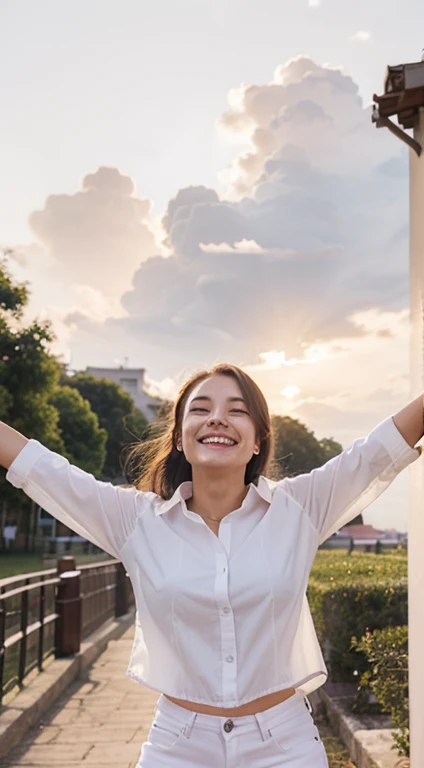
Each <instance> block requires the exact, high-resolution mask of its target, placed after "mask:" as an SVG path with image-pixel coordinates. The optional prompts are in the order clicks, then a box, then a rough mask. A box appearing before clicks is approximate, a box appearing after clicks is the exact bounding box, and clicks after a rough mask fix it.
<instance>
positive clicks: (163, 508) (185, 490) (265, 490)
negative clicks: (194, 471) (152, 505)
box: [155, 475, 277, 515]
mask: <svg viewBox="0 0 424 768" xmlns="http://www.w3.org/2000/svg"><path fill="white" fill-rule="evenodd" d="M276 485H277V483H276V482H275V481H273V480H269V479H268V478H267V477H265V476H264V475H260V476H259V480H258V484H257V485H255V484H254V483H249V491H248V492H247V494H246V497H245V499H244V501H243V504H244V502H245V501H246V499H247V497H248V496H251V492H250V488H253V489H254V490H253V492H254V493H257V494H258V495H259V496H260V497H261V498H262V499H264V501H267V502H268V504H271V501H272V496H273V493H274V490H275V487H276ZM192 495H193V483H192V481H191V480H186V482H184V483H181V485H179V486H178V488H177V489H176V491H175V492H174V494H173V496H171V498H170V499H168V500H167V501H164V500H163V499H162V500H160V502H159V504H158V505H157V507H156V509H155V514H156V515H162V514H163V513H164V512H168V510H169V509H172V507H175V506H176V504H179V503H180V502H183V501H184V502H185V501H186V500H187V499H189V498H191V496H192ZM184 507H185V504H183V509H184Z"/></svg>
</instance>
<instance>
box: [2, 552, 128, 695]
mask: <svg viewBox="0 0 424 768" xmlns="http://www.w3.org/2000/svg"><path fill="white" fill-rule="evenodd" d="M132 605H134V594H133V591H132V586H131V582H130V580H129V578H128V576H127V574H126V571H125V568H124V566H123V565H122V563H121V562H120V561H119V560H110V559H109V560H105V561H102V562H96V563H89V564H87V565H81V566H79V567H78V568H76V567H75V559H74V558H73V557H62V558H60V559H59V560H58V561H57V567H56V568H50V569H48V570H45V571H36V572H34V573H25V574H19V575H17V576H10V577H8V578H6V579H0V704H1V703H2V700H3V697H4V696H5V695H6V694H8V693H9V692H10V691H11V690H13V688H15V687H16V686H19V687H22V683H23V680H24V678H25V677H26V675H28V674H29V672H31V671H32V670H33V669H35V668H36V667H37V668H38V670H39V672H41V671H42V669H43V665H44V664H45V662H46V659H47V658H48V657H49V656H51V655H52V654H54V655H55V657H56V658H60V657H64V656H71V655H73V654H75V653H78V652H79V650H80V645H81V641H82V640H84V639H85V638H86V637H87V636H88V635H89V634H90V633H91V632H93V631H94V630H95V629H97V628H98V627H100V626H101V625H102V624H104V623H105V621H107V620H108V619H110V618H117V617H118V616H123V615H124V614H126V613H128V610H129V607H130V606H132Z"/></svg>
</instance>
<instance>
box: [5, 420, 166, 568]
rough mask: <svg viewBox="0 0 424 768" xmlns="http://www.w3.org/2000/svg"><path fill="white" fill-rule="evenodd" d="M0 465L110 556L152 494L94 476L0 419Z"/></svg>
mask: <svg viewBox="0 0 424 768" xmlns="http://www.w3.org/2000/svg"><path fill="white" fill-rule="evenodd" d="M0 464H1V465H3V466H4V467H5V468H6V469H7V473H6V480H8V481H9V482H10V483H11V484H12V485H13V486H14V487H15V488H20V489H22V490H23V491H24V492H25V493H26V494H27V496H29V497H30V499H33V501H35V502H36V503H37V504H39V505H40V507H42V508H43V509H45V510H46V511H47V512H50V514H51V515H53V517H55V518H56V519H57V520H60V521H61V522H62V523H64V524H65V525H67V526H68V527H69V528H71V529H72V530H73V531H75V533H77V534H79V535H80V536H84V538H86V539H88V540H89V541H92V542H93V543H94V544H97V546H99V547H101V548H102V549H104V550H105V552H109V553H110V554H111V555H113V556H114V557H118V558H119V557H120V552H121V550H122V548H123V546H124V544H125V542H126V540H127V539H128V537H129V536H130V535H131V533H132V532H133V530H134V528H135V525H136V521H137V518H138V517H139V515H141V514H142V513H143V512H144V511H145V510H147V508H148V507H150V505H151V502H152V500H153V498H154V497H155V494H154V493H144V492H142V491H137V490H136V488H134V487H133V486H129V487H128V486H119V485H113V484H112V483H110V482H104V481H102V480H97V479H96V478H95V477H94V476H93V475H92V474H90V473H89V472H85V471H84V470H82V469H80V468H79V467H76V466H74V465H73V464H71V463H70V462H69V461H68V460H67V459H66V458H65V457H64V456H61V455H60V454H58V453H55V452H54V451H50V450H49V449H48V448H46V446H44V445H42V444H41V443H39V442H38V441H37V440H33V439H30V440H27V438H26V437H24V436H23V435H20V434H19V432H16V431H15V430H14V429H11V428H10V427H8V426H6V424H3V423H1V422H0Z"/></svg>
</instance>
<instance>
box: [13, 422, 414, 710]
mask: <svg viewBox="0 0 424 768" xmlns="http://www.w3.org/2000/svg"><path fill="white" fill-rule="evenodd" d="M420 453H421V448H411V447H410V446H409V445H408V444H407V443H406V441H405V440H404V438H403V437H402V435H401V434H400V432H399V431H398V429H397V428H396V426H395V424H394V422H393V419H392V418H391V417H389V418H388V419H386V420H385V421H383V422H382V423H381V424H379V425H378V426H377V427H376V429H374V430H373V431H372V432H371V433H370V434H369V435H368V437H366V438H360V439H358V440H355V442H354V443H353V444H352V445H351V446H350V447H349V448H347V449H345V450H344V451H343V452H342V453H341V454H340V455H339V456H336V457H334V458H333V459H331V460H330V461H328V462H327V463H326V464H324V465H323V466H322V467H319V468H317V469H313V470H312V471H311V472H309V473H306V474H302V475H298V476H296V477H292V478H285V479H283V480H280V481H278V482H274V481H271V480H269V479H267V478H266V477H264V476H261V477H260V479H259V482H258V485H257V487H256V486H255V485H253V484H252V483H251V484H250V487H249V491H248V493H247V495H246V497H245V499H244V501H243V504H242V506H241V507H240V508H239V509H236V510H234V511H233V512H231V513H230V514H229V515H227V516H226V517H225V518H224V519H223V520H222V522H221V524H220V526H219V535H218V536H216V535H215V533H213V531H211V529H210V528H209V527H208V526H207V525H206V523H205V521H204V520H203V519H202V518H201V517H200V516H199V515H197V514H196V513H195V512H192V511H190V510H188V509H187V506H186V503H185V501H186V499H188V498H189V497H190V496H191V495H192V484H191V482H185V483H182V484H181V485H180V486H179V488H178V489H177V490H176V491H175V493H174V495H173V497H172V498H171V499H170V500H168V501H164V500H163V499H162V498H161V497H160V496H158V495H157V494H155V493H152V492H142V491H137V490H136V489H135V488H134V487H130V488H125V487H120V486H114V485H111V484H110V483H105V482H101V481H99V480H96V479H95V478H94V477H93V476H92V475H90V474H88V473H87V472H84V471H83V470H81V469H78V468H77V467H75V466H72V465H70V464H69V462H68V461H67V460H66V459H65V458H63V457H62V456H60V455H59V454H56V453H53V452H52V451H49V450H48V449H47V448H45V447H44V446H42V445H41V444H40V443H39V442H37V441H36V440H30V441H29V442H28V443H27V444H26V446H25V447H24V448H23V450H22V451H21V452H20V453H19V455H18V456H17V457H16V459H15V461H14V462H13V464H12V465H11V466H10V468H9V471H8V473H7V475H6V477H7V479H8V480H9V481H10V482H11V483H12V484H13V485H14V486H16V487H17V488H23V490H24V491H25V492H26V493H27V494H28V496H30V497H31V498H32V499H34V500H35V501H36V502H37V503H38V504H40V505H41V506H42V507H43V508H44V509H46V510H47V511H48V512H50V513H51V514H52V515H53V516H54V517H56V518H57V519H58V520H61V521H62V522H63V523H65V525H68V526H69V527H71V528H72V529H73V530H74V531H75V532H76V533H78V534H80V535H81V536H84V537H85V538H87V539H89V540H90V541H92V542H94V543H95V544H97V545H98V546H99V547H102V548H103V549H104V550H105V551H106V552H109V553H110V554H111V555H114V556H115V557H116V558H119V559H120V560H122V562H123V564H124V565H125V567H126V569H127V571H128V574H129V576H130V579H131V582H132V586H133V589H134V595H135V601H136V621H135V636H134V643H133V647H132V652H131V657H130V661H129V666H128V669H127V672H126V674H127V676H128V677H130V678H132V679H134V680H136V681H137V682H139V683H142V684H143V685H146V686H147V687H149V688H151V689H153V690H155V691H160V692H163V693H166V694H168V695H169V696H174V697H177V698H180V699H186V700H189V701H193V702H197V703H199V704H208V705H210V706H216V707H238V706H240V705H242V704H246V703H247V702H249V701H252V700H254V699H257V698H259V697H260V696H264V695H266V694H268V693H272V692H273V691H278V690H281V689H284V688H290V687H294V688H296V689H298V690H299V691H301V692H302V693H303V694H308V693H310V692H311V691H313V690H315V689H316V688H319V687H320V686H321V685H323V683H325V681H326V679H327V676H328V673H327V668H326V666H325V663H324V659H323V657H322V653H321V649H320V647H319V644H318V640H317V636H316V632H315V628H314V625H313V622H312V617H311V613H310V610H309V605H308V602H307V598H306V589H307V585H308V579H309V573H310V570H311V567H312V564H313V561H314V558H315V555H316V552H317V549H318V546H319V545H320V544H321V543H322V542H323V541H325V539H327V538H328V537H329V536H331V535H332V534H333V533H334V532H335V531H337V530H338V529H339V528H342V527H343V526H344V525H346V523H348V522H349V521H350V520H352V519H353V518H354V517H356V515H358V514H359V513H360V512H362V510H364V509H365V508H366V507H367V506H368V505H369V504H370V503H371V502H372V501H374V499H376V498H377V496H379V495H380V494H381V493H382V491H384V490H385V489H386V488H387V487H388V486H389V485H390V483H391V482H392V480H393V479H394V478H395V477H396V475H397V474H398V473H399V472H400V471H401V470H402V469H404V468H405V467H406V466H407V465H408V464H410V463H411V462H412V461H414V460H415V459H416V458H417V457H418V456H419V455H420ZM217 514H219V511H218V510H217Z"/></svg>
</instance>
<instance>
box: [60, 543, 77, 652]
mask: <svg viewBox="0 0 424 768" xmlns="http://www.w3.org/2000/svg"><path fill="white" fill-rule="evenodd" d="M57 571H58V576H59V578H60V584H58V588H57V593H56V613H57V614H58V619H57V621H56V627H55V654H56V657H61V656H72V655H73V654H74V653H78V652H79V650H80V645H81V599H82V598H81V594H80V574H81V571H77V570H75V559H74V558H73V557H68V556H66V557H62V558H60V560H58V563H57Z"/></svg>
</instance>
